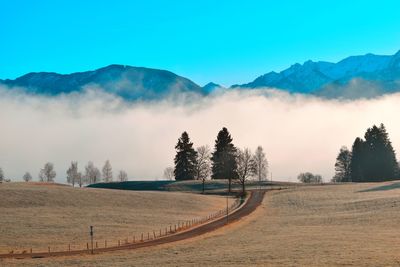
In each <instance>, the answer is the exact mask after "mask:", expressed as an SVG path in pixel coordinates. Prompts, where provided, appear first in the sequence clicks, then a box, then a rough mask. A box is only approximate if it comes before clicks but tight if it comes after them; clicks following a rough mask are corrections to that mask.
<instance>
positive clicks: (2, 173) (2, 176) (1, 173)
mask: <svg viewBox="0 0 400 267" xmlns="http://www.w3.org/2000/svg"><path fill="white" fill-rule="evenodd" d="M3 181H4V172H3V169H2V168H0V183H2V182H3Z"/></svg>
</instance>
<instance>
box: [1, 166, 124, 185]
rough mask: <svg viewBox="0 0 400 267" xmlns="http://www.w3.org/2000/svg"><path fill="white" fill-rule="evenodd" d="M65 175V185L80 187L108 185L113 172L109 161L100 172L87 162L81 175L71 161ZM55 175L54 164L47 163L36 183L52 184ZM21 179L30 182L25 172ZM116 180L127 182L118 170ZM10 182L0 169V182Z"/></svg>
mask: <svg viewBox="0 0 400 267" xmlns="http://www.w3.org/2000/svg"><path fill="white" fill-rule="evenodd" d="M66 174H67V183H69V184H71V185H72V186H75V185H77V186H79V187H82V186H83V185H85V184H94V183H99V182H105V183H109V182H112V181H113V172H112V166H111V163H110V161H109V160H107V161H106V162H105V163H104V166H103V168H102V170H101V172H100V170H99V169H98V168H97V167H96V166H95V165H94V164H93V162H91V161H89V162H88V164H87V165H86V166H85V170H84V172H83V173H81V172H80V171H79V170H78V162H77V161H72V162H71V165H70V167H69V168H68V170H67V171H66ZM56 176H57V173H56V171H55V170H54V164H53V163H51V162H47V163H46V164H45V165H44V167H43V168H41V169H40V171H39V175H38V181H40V182H54V179H55V178H56ZM22 179H23V180H24V181H25V182H30V181H32V175H31V174H30V173H29V172H26V173H25V174H24V175H23V176H22ZM117 180H118V181H120V182H124V181H127V180H128V174H127V173H126V171H124V170H120V171H119V172H118V174H117ZM3 181H8V182H9V181H10V180H9V179H8V180H6V179H5V176H4V172H3V169H2V168H0V182H3Z"/></svg>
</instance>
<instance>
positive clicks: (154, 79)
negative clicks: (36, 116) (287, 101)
mask: <svg viewBox="0 0 400 267" xmlns="http://www.w3.org/2000/svg"><path fill="white" fill-rule="evenodd" d="M0 84H5V85H7V86H8V87H10V88H11V89H13V88H16V87H20V88H23V89H24V90H26V91H27V92H28V93H31V94H40V95H49V96H53V95H59V94H68V93H71V92H81V91H83V90H85V88H87V87H93V88H99V89H100V90H103V91H105V92H107V93H110V94H114V95H117V96H119V97H122V98H123V99H125V100H128V101H132V100H155V99H163V98H165V97H167V96H171V95H173V94H180V93H194V94H198V95H208V94H210V93H212V92H214V91H217V90H218V91H222V90H230V89H232V88H238V89H241V90H250V89H255V88H277V89H281V90H284V91H288V92H290V93H302V94H311V95H316V96H320V97H324V98H344V99H357V98H372V97H376V96H380V95H383V94H387V93H393V92H400V51H399V52H397V53H396V54H394V55H392V56H380V55H374V54H366V55H363V56H351V57H348V58H345V59H343V60H341V61H339V62H338V63H331V62H325V61H317V62H314V61H311V60H309V61H306V62H305V63H304V64H299V63H296V64H294V65H292V66H291V67H289V68H288V69H285V70H283V71H281V72H273V71H272V72H269V73H267V74H264V75H262V76H259V77H258V78H256V79H255V80H254V81H252V82H250V83H246V84H242V85H233V86H231V87H230V88H224V87H222V86H220V85H218V84H215V83H212V82H210V83H208V84H207V85H205V86H204V87H201V86H199V85H198V84H196V83H194V82H193V81H191V80H189V79H187V78H185V77H182V76H178V75H176V74H174V73H172V72H170V71H166V70H158V69H150V68H143V67H131V66H126V65H110V66H107V67H104V68H100V69H97V70H94V71H86V72H76V73H71V74H58V73H53V72H32V73H28V74H26V75H23V76H21V77H19V78H16V79H15V80H0Z"/></svg>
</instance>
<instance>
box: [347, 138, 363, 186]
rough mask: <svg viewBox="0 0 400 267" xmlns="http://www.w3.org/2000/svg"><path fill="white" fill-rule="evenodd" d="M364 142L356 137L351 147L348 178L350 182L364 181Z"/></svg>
mask: <svg viewBox="0 0 400 267" xmlns="http://www.w3.org/2000/svg"><path fill="white" fill-rule="evenodd" d="M364 157H365V152H364V140H362V139H361V138H359V137H357V138H356V140H354V143H353V147H352V156H351V161H350V177H351V181H352V182H363V181H364Z"/></svg>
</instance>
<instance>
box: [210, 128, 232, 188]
mask: <svg viewBox="0 0 400 267" xmlns="http://www.w3.org/2000/svg"><path fill="white" fill-rule="evenodd" d="M232 141H233V139H232V137H231V135H230V133H229V131H228V129H226V128H225V127H224V128H222V130H221V131H219V133H218V136H217V140H215V150H214V152H213V153H212V157H211V160H212V175H211V178H212V179H228V180H229V192H231V184H232V179H237V178H238V175H237V165H236V148H235V146H234V145H233V144H232Z"/></svg>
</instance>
